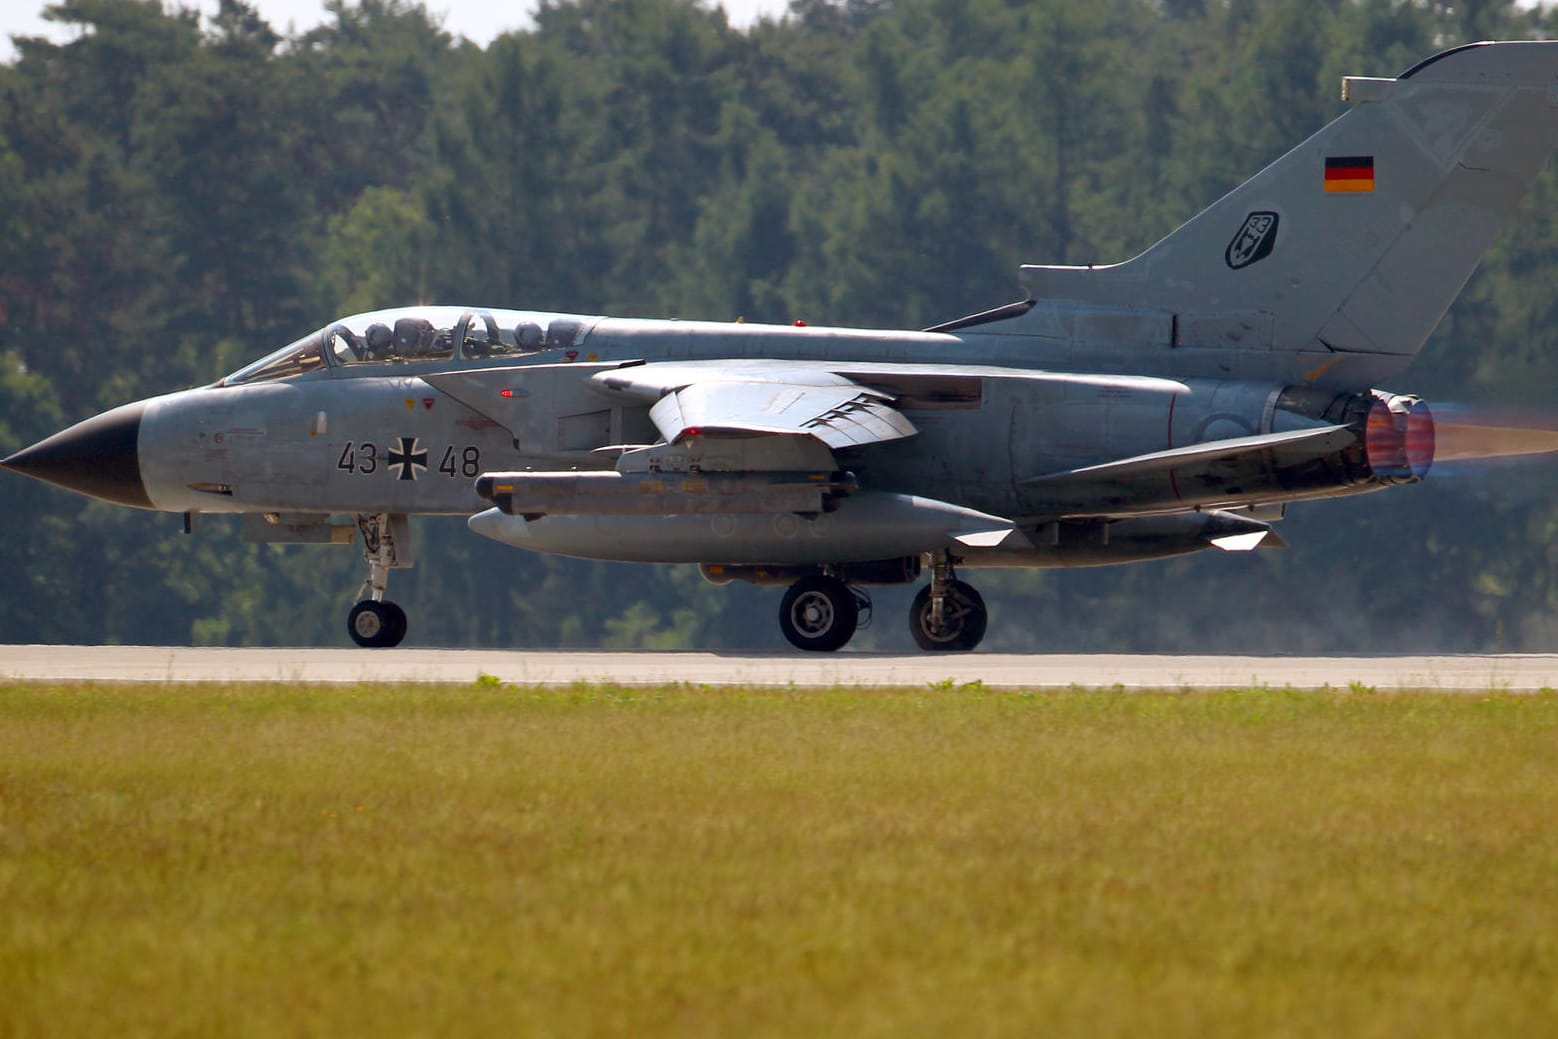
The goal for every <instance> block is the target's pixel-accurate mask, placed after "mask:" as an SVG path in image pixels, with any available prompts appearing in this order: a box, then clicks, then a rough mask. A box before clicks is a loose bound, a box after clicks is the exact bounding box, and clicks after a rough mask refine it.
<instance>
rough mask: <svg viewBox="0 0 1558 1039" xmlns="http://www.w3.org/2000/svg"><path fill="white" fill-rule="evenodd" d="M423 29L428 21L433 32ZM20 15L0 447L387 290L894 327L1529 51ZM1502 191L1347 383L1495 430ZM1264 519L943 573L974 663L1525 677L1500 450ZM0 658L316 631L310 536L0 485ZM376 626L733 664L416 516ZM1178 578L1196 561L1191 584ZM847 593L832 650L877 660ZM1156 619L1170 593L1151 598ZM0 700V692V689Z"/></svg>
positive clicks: (1511, 313) (654, 19) (713, 10)
mask: <svg viewBox="0 0 1558 1039" xmlns="http://www.w3.org/2000/svg"><path fill="white" fill-rule="evenodd" d="M435 6H436V5H435ZM327 7H328V20H327V22H326V24H324V25H322V26H320V27H318V28H315V29H311V30H308V31H306V32H302V33H300V34H297V35H286V34H284V33H282V32H280V31H278V30H277V29H276V28H275V27H273V26H271V25H269V24H267V23H266V21H265V20H264V19H263V18H262V17H261V16H260V15H259V14H258V13H257V12H256V11H255V9H254V8H252V7H250V6H248V5H247V4H245V3H243V2H242V0H222V2H221V4H220V7H219V9H218V12H217V13H216V15H215V16H214V17H212V18H210V19H208V20H202V19H201V18H200V17H199V16H198V15H197V14H195V13H193V12H190V11H186V10H181V9H164V8H163V7H162V6H160V5H159V4H158V3H157V2H155V0H63V2H61V3H58V4H56V5H54V6H52V7H51V8H49V15H50V17H52V18H53V19H54V20H56V21H59V22H61V23H63V24H64V25H66V26H68V27H70V28H72V29H73V30H74V32H73V34H72V35H73V37H74V38H73V39H71V40H70V41H69V42H65V43H55V42H50V41H48V40H43V39H26V38H23V39H18V40H17V41H16V42H17V53H16V57H15V58H14V59H13V60H12V61H11V62H10V63H8V64H5V65H0V202H3V205H0V452H7V453H8V452H10V451H14V450H16V449H17V448H19V447H22V446H25V445H26V444H28V443H31V442H32V441H34V440H36V439H39V438H41V437H42V436H44V435H47V434H48V433H51V432H53V431H54V430H56V429H58V428H61V427H62V426H63V425H65V424H67V423H69V422H72V421H76V420H78V419H81V418H84V417H86V416H88V415H90V414H92V413H95V412H97V411H99V410H102V409H104V408H106V407H110V406H112V405H115V404H119V403H123V402H125V401H128V400H131V399H136V398H140V397H145V396H149V395H151V394H154V393H159V392H165V391H169V390H173V389H178V388H182V387H186V386H191V385H198V384H202V383H206V382H210V381H212V380H214V379H216V378H218V377H220V376H221V375H223V374H225V373H226V372H228V371H231V370H233V369H235V368H237V367H238V366H239V365H240V364H242V363H244V362H246V361H248V360H252V359H253V358H255V357H258V356H260V355H261V354H262V353H264V352H267V351H268V350H270V349H273V348H275V347H276V346H279V345H281V344H282V343H285V342H289V341H291V340H293V339H295V338H297V337H298V336H299V335H301V334H303V333H305V332H307V331H309V330H311V329H314V328H317V327H319V326H321V325H323V324H325V323H326V322H327V321H328V320H329V319H330V318H331V317H333V316H337V315H340V314H345V313H351V312H357V311H362V310H366V309H373V308H378V307H382V306H390V305H397V304H402V303H411V302H455V303H462V302H469V303H483V304H488V305H494V306H516V307H524V308H531V309H542V310H558V311H566V312H576V313H604V314H614V315H641V316H655V317H681V318H705V319H717V320H729V319H733V318H736V317H738V316H739V317H744V318H745V319H746V320H748V321H777V322H789V321H792V320H795V319H804V320H806V321H808V322H810V323H818V324H840V325H865V326H875V327H897V328H915V327H923V326H926V325H930V324H933V323H935V322H937V321H941V320H945V319H948V318H951V317H955V316H959V315H961V314H964V313H969V312H972V311H976V310H982V309H986V308H988V307H990V306H994V305H997V304H1000V303H1005V302H1010V301H1011V300H1013V299H1016V298H1017V294H1018V292H1019V290H1018V288H1017V284H1016V268H1017V266H1018V264H1019V263H1022V262H1044V263H1086V262H1112V261H1115V260H1120V259H1124V258H1126V257H1127V256H1129V255H1132V254H1134V253H1135V252H1137V251H1139V250H1141V249H1142V248H1144V247H1145V246H1146V245H1148V244H1150V243H1151V242H1152V241H1154V240H1156V239H1157V238H1158V237H1160V236H1161V235H1163V234H1164V233H1166V232H1167V231H1169V230H1171V229H1172V228H1173V227H1175V226H1177V225H1178V224H1179V223H1181V222H1183V221H1184V220H1186V219H1188V218H1189V217H1190V216H1191V215H1193V214H1194V213H1196V212H1197V211H1199V210H1200V209H1202V208H1203V207H1204V206H1206V205H1207V204H1208V203H1209V202H1211V201H1212V200H1213V199H1215V198H1217V197H1218V196H1219V195H1221V194H1222V193H1224V192H1226V191H1227V190H1229V189H1230V188H1232V187H1233V186H1235V185H1236V184H1238V183H1239V182H1241V181H1242V180H1244V179H1246V178H1247V177H1248V176H1250V175H1251V174H1252V173H1254V172H1255V171H1256V170H1257V169H1259V168H1260V167H1261V166H1263V165H1264V164H1265V163H1267V162H1269V161H1270V160H1271V159H1273V158H1275V157H1276V156H1277V155H1279V154H1281V153H1282V152H1283V151H1285V150H1286V149H1287V148H1289V147H1291V146H1292V145H1293V144H1295V143H1297V142H1298V141H1299V140H1301V139H1302V138H1303V137H1304V136H1306V135H1307V134H1309V133H1311V132H1313V131H1314V130H1315V129H1318V128H1319V127H1320V126H1321V125H1323V124H1324V123H1325V122H1326V121H1327V120H1329V119H1330V118H1333V117H1334V116H1335V115H1337V114H1339V112H1340V111H1341V104H1340V102H1339V100H1338V91H1337V87H1338V84H1339V78H1340V76H1341V75H1343V74H1349V73H1350V74H1367V75H1394V74H1396V73H1399V72H1400V71H1402V70H1404V69H1405V68H1407V67H1409V66H1410V65H1412V64H1413V63H1415V62H1416V61H1417V60H1419V59H1420V58H1422V57H1425V56H1426V55H1428V54H1430V53H1432V52H1434V51H1436V50H1439V49H1441V48H1444V47H1447V46H1452V45H1454V44H1457V43H1460V42H1465V41H1469V40H1477V39H1493V38H1504V39H1518V38H1535V37H1542V36H1544V35H1546V34H1548V33H1549V32H1550V31H1551V30H1552V29H1553V27H1554V26H1553V24H1552V22H1553V17H1552V16H1551V15H1550V14H1549V13H1548V12H1547V10H1546V9H1544V8H1540V7H1537V8H1528V7H1521V6H1518V5H1517V4H1516V3H1514V2H1513V0H1456V2H1454V3H1450V2H1444V0H1406V2H1403V0H1296V2H1289V0H1094V2H1092V3H1088V4H1076V3H1073V2H1069V0H792V3H791V4H790V8H789V10H788V12H787V13H786V14H785V16H784V17H782V18H778V19H765V20H761V21H759V22H757V23H756V24H755V25H753V26H751V27H749V28H745V29H738V28H735V27H732V26H731V25H730V24H728V22H727V20H726V18H725V15H724V13H723V12H722V11H721V10H720V9H718V8H717V7H713V6H711V5H710V4H708V3H706V2H702V0H543V2H542V3H541V5H540V8H539V10H538V11H537V13H536V16H535V19H534V24H533V26H532V27H531V28H529V29H526V30H524V31H519V32H513V33H509V34H507V35H504V36H502V37H499V38H498V39H496V40H494V41H493V42H492V43H491V44H490V45H488V46H485V47H482V46H477V45H475V44H472V43H470V42H469V41H466V40H462V39H457V38H454V37H452V36H451V35H449V34H448V33H447V32H445V31H444V30H443V29H442V28H441V27H440V25H439V24H438V21H437V19H436V18H435V17H433V16H432V15H430V14H429V12H428V10H427V9H426V8H424V7H423V6H421V5H419V4H416V3H410V2H405V0H361V2H360V3H347V2H346V0H330V3H329V4H328V5H327ZM1555 199H1558V186H1555V183H1554V180H1553V176H1552V174H1551V173H1550V172H1549V173H1548V174H1544V175H1543V177H1542V179H1541V180H1540V181H1539V182H1538V185H1537V187H1536V190H1535V191H1534V192H1533V193H1532V196H1531V198H1530V199H1528V201H1527V202H1526V204H1525V205H1524V207H1523V208H1522V209H1521V211H1520V214H1519V216H1518V218H1517V220H1516V222H1515V225H1514V226H1513V227H1512V228H1510V230H1509V231H1508V232H1507V233H1506V234H1505V235H1504V236H1503V237H1502V238H1501V239H1500V240H1499V242H1498V243H1497V245H1496V246H1495V247H1494V249H1493V251H1492V253H1491V254H1490V255H1489V257H1488V258H1487V260H1486V261H1485V263H1484V264H1483V266H1482V268H1481V269H1480V270H1479V272H1478V273H1477V275H1476V276H1475V277H1474V279H1473V281H1472V283H1471V284H1470V286H1468V289H1467V291H1466V292H1465V293H1464V294H1463V296H1462V299H1461V300H1460V301H1459V302H1458V303H1457V304H1456V306H1455V308H1454V309H1453V310H1452V311H1451V314H1450V315H1449V317H1448V318H1447V319H1446V320H1445V322H1444V323H1443V324H1442V326H1441V328H1440V329H1439V331H1438V332H1437V333H1436V335H1435V336H1434V338H1433V339H1432V340H1431V342H1430V343H1429V345H1428V347H1427V348H1426V349H1425V352H1424V355H1423V356H1422V357H1421V358H1420V360H1419V361H1418V363H1417V365H1416V366H1415V367H1414V368H1413V369H1412V370H1411V371H1410V372H1408V373H1407V374H1406V375H1404V376H1402V377H1400V378H1398V379H1397V380H1394V382H1393V384H1392V386H1391V387H1390V388H1391V389H1395V390H1407V391H1412V392H1419V393H1421V394H1423V395H1424V396H1426V397H1429V398H1430V399H1431V400H1433V399H1436V398H1438V399H1447V400H1450V401H1460V402H1466V403H1471V404H1486V403H1489V402H1502V403H1505V404H1507V405H1509V406H1510V407H1512V408H1526V409H1541V408H1544V407H1546V406H1547V398H1548V397H1549V396H1550V394H1551V390H1552V387H1553V386H1554V385H1555V381H1554V375H1555V370H1554V369H1555V367H1558V360H1555V355H1554V351H1553V350H1552V349H1551V345H1552V340H1553V332H1552V329H1553V328H1554V327H1555V322H1554V317H1555V315H1554V314H1553V313H1552V311H1553V310H1554V303H1553V302H1552V293H1551V292H1550V290H1549V288H1548V286H1550V285H1552V284H1554V283H1555V281H1558V277H1555V275H1558V222H1555V218H1554V206H1553V203H1554V201H1555ZM1447 468H1450V469H1451V470H1452V471H1449V472H1448V473H1446V474H1445V475H1439V476H1435V477H1433V478H1431V479H1430V480H1429V481H1428V482H1427V483H1425V484H1423V485H1421V486H1419V487H1413V488H1408V489H1405V490H1398V491H1395V492H1392V493H1389V494H1383V495H1377V496H1364V497H1362V498H1357V499H1350V500H1345V501H1339V502H1331V503H1326V504H1324V505H1312V506H1299V507H1295V508H1294V509H1292V510H1291V511H1290V517H1289V519H1288V521H1287V522H1286V523H1285V524H1284V526H1283V528H1282V529H1283V533H1284V535H1285V536H1286V537H1287V539H1288V540H1289V541H1291V542H1292V543H1293V544H1294V546H1295V547H1294V548H1293V549H1291V550H1289V551H1287V552H1258V553H1250V554H1248V555H1246V556H1242V557H1234V556H1228V555H1224V554H1223V553H1216V552H1209V553H1204V554H1202V555H1201V556H1197V557H1191V558H1187V559H1182V560H1176V561H1169V562H1162V563H1153V564H1145V565H1140V566H1131V567H1116V568H1105V569H1101V570H1086V571H1065V572H1059V571H1038V572H1003V573H1001V574H999V575H989V576H984V575H982V576H981V579H980V583H981V587H982V589H984V590H986V592H987V598H988V599H989V600H990V602H991V608H992V613H993V615H994V618H995V619H994V623H993V624H992V628H991V635H990V638H989V639H988V641H987V645H988V646H990V647H991V648H995V649H1018V648H1029V647H1031V648H1037V649H1062V648H1064V649H1096V650H1104V649H1120V650H1164V651H1174V650H1177V649H1191V648H1196V649H1208V650H1225V651H1233V650H1246V651H1262V650H1263V651H1284V650H1291V651H1301V650H1304V651H1326V650H1330V651H1367V650H1371V649H1379V650H1398V649H1399V650H1405V649H1442V650H1491V649H1495V648H1502V649H1545V648H1551V646H1552V642H1553V636H1554V634H1555V633H1558V612H1555V606H1558V582H1555V579H1554V578H1555V569H1554V565H1555V560H1558V556H1552V555H1551V553H1550V549H1549V545H1550V544H1551V543H1552V541H1553V535H1554V532H1555V526H1558V519H1555V517H1554V512H1553V508H1552V503H1553V501H1554V480H1553V477H1552V473H1551V471H1550V466H1546V465H1543V464H1542V463H1540V462H1537V463H1532V462H1525V463H1518V464H1515V463H1510V464H1504V465H1484V466H1478V467H1468V468H1462V469H1460V470H1459V471H1453V467H1447ZM0 500H3V504H4V516H5V519H6V523H5V534H4V537H3V538H0V641H7V642H26V641H50V642H51V641H82V642H144V643H182V642H188V641H194V642H196V643H207V644H338V643H341V642H342V641H343V640H344V632H343V631H342V630H341V629H342V626H343V625H342V621H341V618H342V616H343V614H344V610H345V607H346V605H347V604H348V602H349V599H350V595H351V593H352V591H353V590H354V589H355V588H356V587H357V585H358V584H359V582H360V580H361V572H360V570H361V567H362V563H361V560H360V559H359V558H358V557H357V555H356V554H355V553H354V552H346V551H342V550H339V549H337V550H330V549H323V548H315V547H310V546H297V547H275V546H253V545H248V544H245V543H243V542H242V541H241V540H240V538H239V537H238V533H237V523H236V522H235V521H225V520H222V519H219V518H210V519H209V520H208V521H207V522H206V523H205V524H203V525H202V526H201V528H200V529H199V530H198V532H197V533H196V534H195V535H194V536H192V537H184V536H183V535H182V534H181V533H180V525H179V521H178V519H177V517H170V516H164V515H159V514H148V513H140V512H135V511H130V510H125V509H120V508H116V507H112V506H107V505H102V504H97V503H91V502H87V501H85V500H84V499H80V498H78V497H75V496H73V495H69V494H67V493H66V492H63V491H58V490H55V489H52V488H48V487H45V486H43V485H40V484H37V483H36V482H33V481H28V480H24V479H22V478H20V477H16V476H9V475H7V476H0ZM417 529H418V545H417V549H418V559H419V562H418V566H417V568H416V569H415V570H413V571H410V572H402V573H397V574H396V575H395V578H394V581H395V585H394V597H395V598H396V599H397V600H399V601H401V602H402V603H404V604H405V605H406V606H407V607H408V609H409V610H410V612H411V613H412V615H413V617H414V627H413V636H412V641H413V642H421V643H424V644H428V643H431V644H446V645H513V646H554V645H576V646H623V647H634V646H661V647H673V646H699V647H721V646H763V647H768V646H778V645H779V644H780V643H779V636H778V634H777V631H776V630H775V625H774V624H773V619H772V617H771V616H770V614H771V613H772V612H773V610H774V609H775V608H776V602H777V595H776V594H775V593H773V592H772V590H765V589H752V588H745V587H740V586H736V587H730V588H720V589H716V588H712V587H709V586H706V585H704V584H702V582H701V580H700V579H699V577H698V575H697V573H696V571H695V570H694V569H693V568H690V567H678V568H669V567H668V568H653V567H641V566H628V565H623V564H591V563H583V562H577V561H570V560H560V559H551V558H546V557H538V556H533V555H530V554H527V553H523V552H518V551H515V550H512V549H507V548H503V547H502V546H498V545H495V544H491V543H487V542H485V541H484V540H482V539H480V538H477V537H475V536H474V535H471V534H469V533H468V532H467V531H466V530H465V529H464V527H463V524H462V523H461V522H460V521H458V520H453V519H447V520H446V519H426V520H419V521H418V528H417ZM1214 557H1215V558H1214ZM908 597H909V592H908V591H904V590H896V589H884V590H880V591H879V592H877V594H876V598H877V601H878V611H877V612H878V615H879V616H878V619H877V623H876V624H875V625H874V626H873V628H872V629H870V630H868V631H866V632H863V633H862V636H861V638H860V639H859V640H857V645H860V646H862V647H865V648H871V647H879V648H907V646H908V645H909V643H908V637H907V633H906V631H905V630H904V628H905V625H904V623H903V619H902V616H901V614H902V613H903V611H905V610H906V608H907V602H908ZM1170 606H1171V608H1170ZM0 670H3V665H0Z"/></svg>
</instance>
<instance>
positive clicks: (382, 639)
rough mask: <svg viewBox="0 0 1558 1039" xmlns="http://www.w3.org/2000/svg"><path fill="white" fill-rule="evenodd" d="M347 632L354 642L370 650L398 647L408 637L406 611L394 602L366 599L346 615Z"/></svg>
mask: <svg viewBox="0 0 1558 1039" xmlns="http://www.w3.org/2000/svg"><path fill="white" fill-rule="evenodd" d="M346 630H347V633H348V634H350V635H351V637H352V641H353V642H355V643H357V644H358V645H359V646H363V647H366V648H368V649H387V648H389V647H390V646H398V645H400V640H401V639H403V638H405V637H406V611H405V610H402V609H401V608H400V607H399V606H396V605H395V604H394V603H392V602H375V601H373V600H372V599H364V600H363V601H362V602H360V603H358V604H357V605H356V606H353V607H352V612H351V613H349V614H347V615H346Z"/></svg>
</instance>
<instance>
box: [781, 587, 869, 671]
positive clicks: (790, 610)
mask: <svg viewBox="0 0 1558 1039" xmlns="http://www.w3.org/2000/svg"><path fill="white" fill-rule="evenodd" d="M859 623H860V603H859V602H858V601H857V600H856V599H855V593H854V592H852V591H850V590H849V586H848V585H847V584H845V583H844V582H843V581H840V580H839V579H838V578H836V577H826V576H824V575H822V574H817V575H815V576H812V577H803V578H801V579H800V580H799V581H796V582H795V583H794V584H792V585H791V586H790V587H789V588H788V589H787V590H786V591H785V593H784V600H783V601H782V602H781V603H780V604H779V630H780V631H782V632H784V637H785V638H787V639H789V640H790V645H792V646H794V647H795V648H796V649H804V650H807V651H809V652H813V653H831V652H833V651H834V650H836V649H842V648H843V646H844V645H845V644H846V643H847V642H849V640H850V639H851V638H853V637H854V635H855V626H856V625H857V624H859Z"/></svg>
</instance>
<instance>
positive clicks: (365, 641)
mask: <svg viewBox="0 0 1558 1039" xmlns="http://www.w3.org/2000/svg"><path fill="white" fill-rule="evenodd" d="M357 528H358V529H359V530H361V531H362V541H363V552H362V555H363V560H364V561H365V562H367V564H368V579H367V580H366V581H364V582H363V583H362V588H361V589H360V590H359V591H358V592H357V598H358V599H360V600H361V601H360V602H358V603H357V605H356V606H353V607H352V611H351V612H350V613H348V614H347V615H346V632H347V634H348V635H350V636H351V637H352V641H353V642H355V643H357V645H359V646H362V647H364V648H366V649H388V648H389V647H391V646H398V645H400V643H401V640H402V639H404V638H405V637H406V611H405V610H403V609H401V608H400V607H399V606H396V605H395V604H394V603H392V602H390V601H389V600H388V599H386V598H384V590H385V588H386V586H387V585H388V584H389V572H390V571H391V570H394V569H397V568H400V567H407V566H410V565H411V552H410V548H411V528H410V527H409V526H407V525H406V517H404V516H400V515H395V516H389V515H384V514H382V513H380V514H377V515H365V516H358V517H357Z"/></svg>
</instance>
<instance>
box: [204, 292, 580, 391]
mask: <svg viewBox="0 0 1558 1039" xmlns="http://www.w3.org/2000/svg"><path fill="white" fill-rule="evenodd" d="M593 323H594V321H593V319H591V318H584V317H574V316H571V315H567V314H537V313H534V312H531V311H522V310H475V309H465V308H461V307H401V308H398V309H395V310H376V311H373V312H372V313H368V314H356V315H353V316H352V317H346V318H342V319H340V320H339V321H335V322H333V323H331V324H329V325H327V326H326V327H324V328H321V329H320V330H319V331H317V332H312V333H310V334H309V335H306V336H304V337H303V338H302V339H299V340H298V341H297V342H295V343H291V344H289V345H287V346H284V347H282V348H281V349H280V350H277V351H276V352H275V353H273V354H270V355H269V356H267V357H262V358H261V359H260V360H258V361H255V362H254V363H253V364H250V365H247V366H246V367H243V368H240V369H239V370H238V371H236V372H234V373H233V374H231V375H229V376H228V377H227V378H225V379H223V380H222V385H223V386H238V385H242V384H245V383H253V382H268V381H271V380H274V379H286V378H290V377H291V376H294V375H302V374H304V373H305V372H312V371H317V370H319V369H320V368H343V369H344V368H351V367H355V366H368V365H378V366H388V365H404V364H411V363H415V362H419V361H447V360H451V359H455V358H458V359H460V360H477V361H484V360H492V359H514V358H519V357H524V356H527V355H530V354H537V353H541V352H543V351H546V350H571V349H573V348H575V347H577V346H578V345H579V343H580V342H581V341H582V340H583V339H584V336H585V334H586V333H587V332H588V331H589V329H590V326H591V325H592V324H593Z"/></svg>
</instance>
